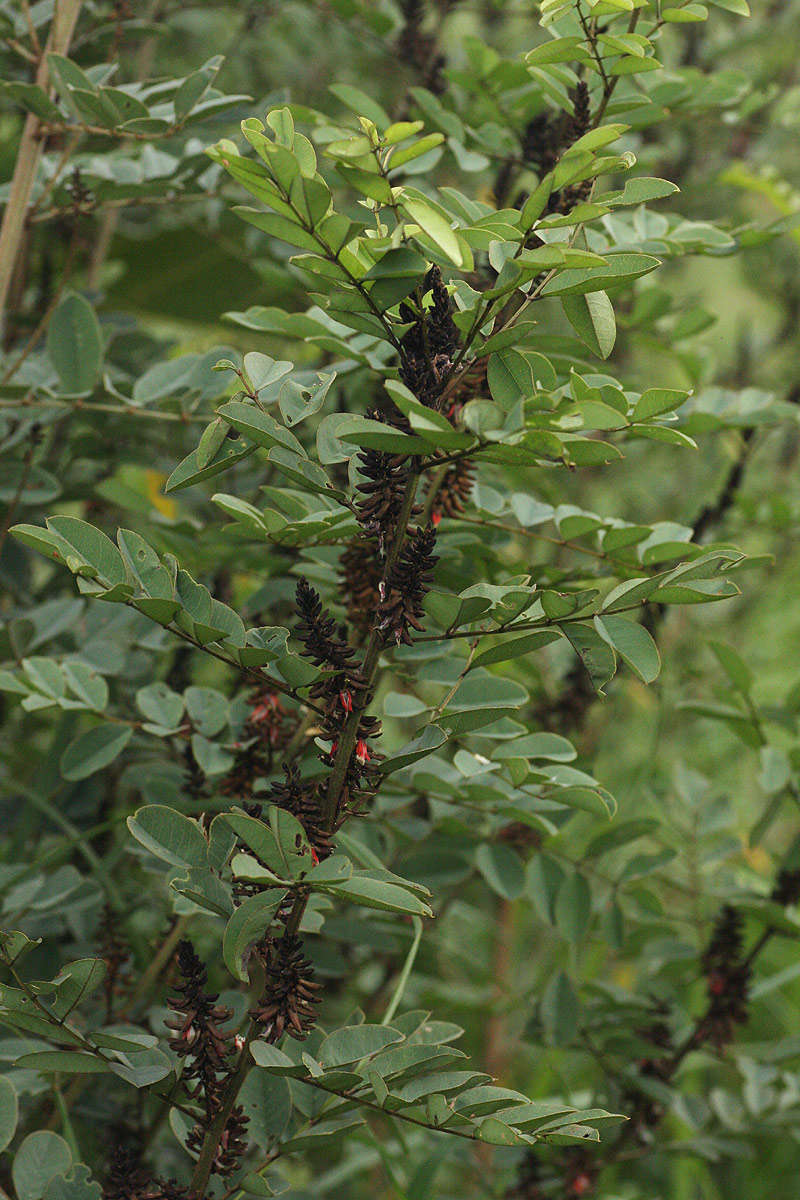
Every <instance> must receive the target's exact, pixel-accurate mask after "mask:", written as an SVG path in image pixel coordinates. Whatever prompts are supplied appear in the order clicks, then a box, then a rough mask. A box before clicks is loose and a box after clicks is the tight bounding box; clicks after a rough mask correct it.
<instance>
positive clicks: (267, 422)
mask: <svg viewBox="0 0 800 1200" xmlns="http://www.w3.org/2000/svg"><path fill="white" fill-rule="evenodd" d="M219 414H220V416H221V417H224V419H225V420H226V421H227V422H228V424H229V425H232V426H233V427H234V429H238V430H239V432H240V433H243V434H244V435H245V436H246V437H248V438H250V440H251V441H253V442H255V443H256V445H258V446H283V447H284V448H285V449H286V450H291V451H292V453H293V454H297V455H299V456H300V457H301V458H306V457H307V455H306V453H305V451H304V450H303V447H302V446H301V445H300V443H299V442H298V440H297V438H296V437H295V436H294V434H293V433H290V432H289V430H288V429H285V428H284V426H283V425H280V424H279V423H278V422H277V421H276V420H275V418H274V417H271V416H269V414H268V413H265V412H262V411H261V409H259V408H256V406H255V405H254V404H242V403H241V401H238V400H231V401H230V403H228V404H223V406H222V408H221V409H220V410H219Z"/></svg>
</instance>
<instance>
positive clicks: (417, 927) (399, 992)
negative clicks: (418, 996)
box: [381, 917, 422, 1025]
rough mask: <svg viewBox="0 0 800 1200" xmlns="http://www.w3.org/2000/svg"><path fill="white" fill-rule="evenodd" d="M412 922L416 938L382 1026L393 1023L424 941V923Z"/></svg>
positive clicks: (417, 919) (416, 920)
mask: <svg viewBox="0 0 800 1200" xmlns="http://www.w3.org/2000/svg"><path fill="white" fill-rule="evenodd" d="M411 921H412V924H413V926H414V937H413V939H412V941H411V947H410V949H409V951H408V954H407V955H406V961H405V962H404V963H403V969H402V971H401V972H400V978H399V979H398V980H397V987H396V988H395V989H394V995H393V996H392V999H391V1001H390V1002H389V1007H388V1008H387V1009H386V1012H385V1013H384V1014H383V1020H382V1021H381V1025H389V1024H390V1023H391V1021H392V1019H393V1017H394V1015H395V1013H396V1012H397V1009H398V1008H399V1006H400V1001H401V1000H402V998H403V993H404V992H405V990H406V984H407V983H408V980H409V977H410V975H411V971H412V969H413V966H414V960H415V959H416V957H417V951H418V950H419V943H420V941H421V939H422V921H421V920H420V919H419V917H412V918H411Z"/></svg>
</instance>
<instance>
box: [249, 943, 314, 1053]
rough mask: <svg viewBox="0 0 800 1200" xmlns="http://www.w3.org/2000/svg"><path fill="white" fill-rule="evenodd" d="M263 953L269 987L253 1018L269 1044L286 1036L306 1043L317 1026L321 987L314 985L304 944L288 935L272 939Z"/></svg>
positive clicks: (265, 944) (312, 973)
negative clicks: (261, 1028)
mask: <svg viewBox="0 0 800 1200" xmlns="http://www.w3.org/2000/svg"><path fill="white" fill-rule="evenodd" d="M259 953H260V957H261V960H262V962H263V964H264V971H265V973H266V984H265V986H264V992H263V994H262V996H261V999H260V1000H259V1002H258V1004H257V1005H256V1007H255V1008H254V1009H252V1010H251V1013H250V1016H251V1017H252V1018H253V1020H254V1021H257V1022H258V1023H259V1024H260V1025H262V1026H263V1028H264V1033H263V1038H264V1040H265V1041H267V1042H277V1041H280V1039H281V1038H282V1037H283V1035H284V1033H288V1034H289V1036H290V1037H293V1038H297V1039H298V1040H299V1041H302V1040H304V1039H305V1038H307V1037H308V1035H309V1033H310V1032H311V1030H312V1029H313V1028H314V1025H315V1023H316V1019H317V1015H316V1006H317V1005H318V1004H319V997H318V995H317V993H318V991H319V989H320V985H319V984H318V983H315V982H314V972H313V969H312V967H311V963H310V962H309V961H308V959H307V958H306V957H305V955H304V954H303V943H302V942H301V941H300V938H298V937H297V936H295V935H292V934H289V933H284V934H283V935H282V936H281V937H279V938H268V939H267V940H266V942H265V943H264V944H263V945H262V947H261V949H260V952H259Z"/></svg>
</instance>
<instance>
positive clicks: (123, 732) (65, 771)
mask: <svg viewBox="0 0 800 1200" xmlns="http://www.w3.org/2000/svg"><path fill="white" fill-rule="evenodd" d="M132 736H133V730H132V729H130V728H129V727H128V726H124V725H123V726H122V727H120V726H119V725H95V727H94V729H88V730H87V731H86V733H82V734H80V735H79V736H78V737H76V738H75V740H74V741H72V742H70V744H69V745H68V746H67V748H66V750H65V751H64V753H63V754H62V755H61V764H60V765H61V774H62V775H63V776H64V778H65V779H70V780H76V779H86V778H87V777H88V776H89V775H93V774H94V773H95V771H102V769H103V767H107V766H108V765H109V763H112V762H113V761H114V759H115V758H117V757H118V756H119V755H120V754H121V753H122V751H123V750H124V749H125V747H126V746H127V744H128V742H129V741H130V740H131V738H132Z"/></svg>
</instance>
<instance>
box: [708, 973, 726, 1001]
mask: <svg viewBox="0 0 800 1200" xmlns="http://www.w3.org/2000/svg"><path fill="white" fill-rule="evenodd" d="M725 986H726V981H725V976H724V975H720V974H718V973H717V972H715V973H714V974H713V975H709V977H708V990H709V991H710V992H711V995H712V996H721V995H722V993H723V992H724V991H725Z"/></svg>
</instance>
